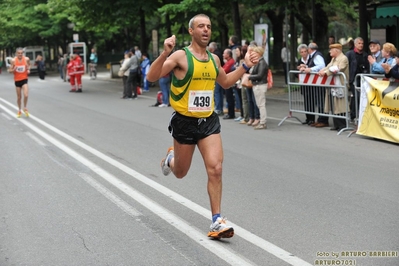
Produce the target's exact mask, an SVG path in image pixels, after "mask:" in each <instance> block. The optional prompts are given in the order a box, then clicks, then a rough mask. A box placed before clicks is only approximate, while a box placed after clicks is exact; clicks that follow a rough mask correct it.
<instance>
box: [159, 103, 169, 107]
mask: <svg viewBox="0 0 399 266" xmlns="http://www.w3.org/2000/svg"><path fill="white" fill-rule="evenodd" d="M158 107H168V105H167V104H164V103H161V104H160V105H158Z"/></svg>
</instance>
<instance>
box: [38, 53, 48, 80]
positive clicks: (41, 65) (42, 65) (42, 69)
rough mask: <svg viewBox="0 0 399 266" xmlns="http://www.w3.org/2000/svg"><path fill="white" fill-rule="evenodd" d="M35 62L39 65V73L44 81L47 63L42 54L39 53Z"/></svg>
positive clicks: (40, 78)
mask: <svg viewBox="0 0 399 266" xmlns="http://www.w3.org/2000/svg"><path fill="white" fill-rule="evenodd" d="M35 64H36V66H37V71H38V73H39V81H44V78H45V75H46V65H45V63H44V60H43V56H42V55H40V54H39V55H38V56H37V57H36V61H35Z"/></svg>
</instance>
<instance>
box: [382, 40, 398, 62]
mask: <svg viewBox="0 0 399 266" xmlns="http://www.w3.org/2000/svg"><path fill="white" fill-rule="evenodd" d="M396 52H397V49H396V47H395V45H393V44H392V43H389V42H386V43H384V44H383V45H382V51H381V53H382V60H381V62H382V63H386V64H388V65H390V66H391V67H393V66H395V65H396V61H395V56H396Z"/></svg>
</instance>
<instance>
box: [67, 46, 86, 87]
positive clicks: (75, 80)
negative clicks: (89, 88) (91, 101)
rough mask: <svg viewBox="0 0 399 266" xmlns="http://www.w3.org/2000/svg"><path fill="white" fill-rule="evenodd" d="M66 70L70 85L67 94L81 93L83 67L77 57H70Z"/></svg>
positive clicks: (75, 55) (73, 55)
mask: <svg viewBox="0 0 399 266" xmlns="http://www.w3.org/2000/svg"><path fill="white" fill-rule="evenodd" d="M67 69H68V75H69V78H70V83H71V90H70V91H69V92H82V75H83V74H84V66H83V63H82V59H81V58H80V56H79V55H77V54H72V55H71V60H70V61H69V63H68V65H67Z"/></svg>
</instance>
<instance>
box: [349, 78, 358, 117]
mask: <svg viewBox="0 0 399 266" xmlns="http://www.w3.org/2000/svg"><path fill="white" fill-rule="evenodd" d="M350 90H351V93H352V95H353V96H352V97H351V102H350V104H349V107H350V114H351V119H355V118H356V116H357V114H356V113H357V110H356V109H358V108H359V104H360V92H359V91H358V90H356V89H355V85H353V83H351V84H350ZM355 95H356V97H357V98H355ZM356 99H357V103H356ZM356 106H357V108H356Z"/></svg>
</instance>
